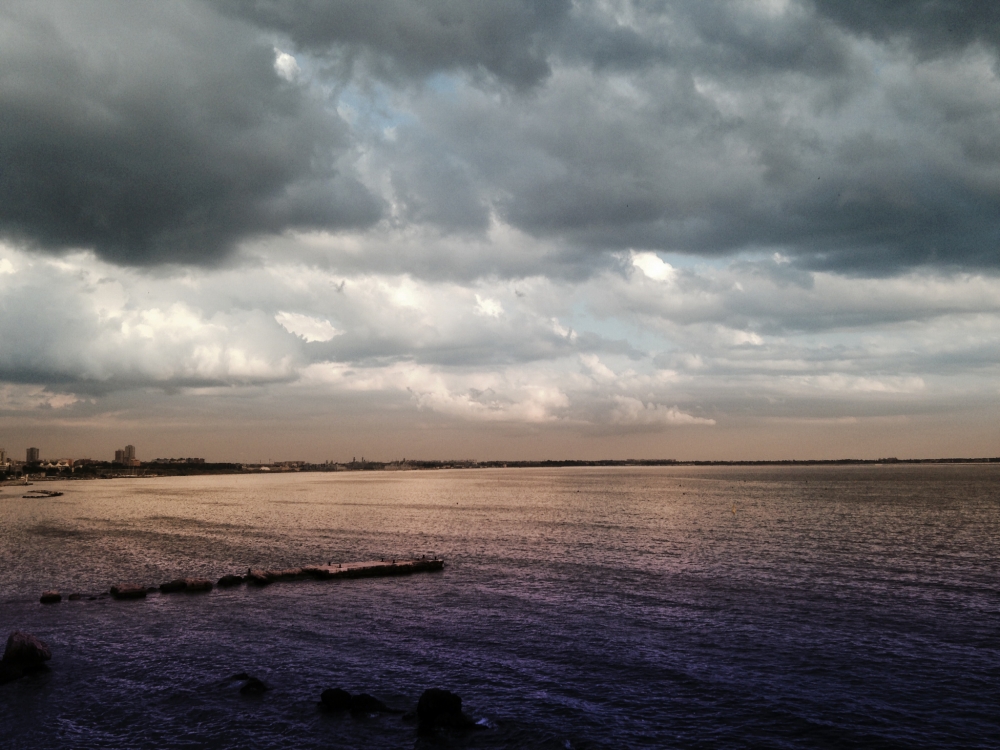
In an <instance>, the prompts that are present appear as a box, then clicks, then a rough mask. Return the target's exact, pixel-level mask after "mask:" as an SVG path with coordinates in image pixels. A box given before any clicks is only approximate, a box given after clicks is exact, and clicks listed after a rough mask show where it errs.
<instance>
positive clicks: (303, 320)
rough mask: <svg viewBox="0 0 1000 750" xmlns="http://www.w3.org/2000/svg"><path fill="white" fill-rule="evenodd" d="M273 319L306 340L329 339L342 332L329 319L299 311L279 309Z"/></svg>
mask: <svg viewBox="0 0 1000 750" xmlns="http://www.w3.org/2000/svg"><path fill="white" fill-rule="evenodd" d="M274 319H275V320H276V321H278V324H279V325H280V326H281V327H282V328H284V329H285V330H286V331H288V332H289V333H294V334H295V335H296V336H301V337H302V338H304V339H305V340H306V341H330V340H331V339H333V338H334V337H335V336H340V335H341V334H343V331H339V330H337V329H336V328H335V327H334V326H333V324H332V323H330V321H329V320H322V319H320V318H314V317H312V316H310V315H302V314H301V313H291V312H284V311H279V312H278V314H277V315H275V316H274Z"/></svg>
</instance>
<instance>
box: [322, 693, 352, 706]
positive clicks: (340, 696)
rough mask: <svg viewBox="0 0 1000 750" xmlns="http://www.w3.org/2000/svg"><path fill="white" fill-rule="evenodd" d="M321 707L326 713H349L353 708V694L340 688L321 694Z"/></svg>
mask: <svg viewBox="0 0 1000 750" xmlns="http://www.w3.org/2000/svg"><path fill="white" fill-rule="evenodd" d="M319 705H320V707H321V708H322V709H324V710H326V711H348V710H350V708H351V694H350V693H348V692H347V691H346V690H341V689H340V688H329V689H327V690H324V691H323V692H322V693H321V694H320V696H319Z"/></svg>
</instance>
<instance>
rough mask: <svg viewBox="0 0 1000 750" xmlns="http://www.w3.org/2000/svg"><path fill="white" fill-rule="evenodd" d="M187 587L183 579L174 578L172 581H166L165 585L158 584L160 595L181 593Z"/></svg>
mask: <svg viewBox="0 0 1000 750" xmlns="http://www.w3.org/2000/svg"><path fill="white" fill-rule="evenodd" d="M186 586H187V582H186V581H185V580H184V579H183V578H175V579H174V580H172V581H167V582H166V583H161V584H160V593H161V594H172V593H174V592H175V591H183V590H184V588H185V587H186Z"/></svg>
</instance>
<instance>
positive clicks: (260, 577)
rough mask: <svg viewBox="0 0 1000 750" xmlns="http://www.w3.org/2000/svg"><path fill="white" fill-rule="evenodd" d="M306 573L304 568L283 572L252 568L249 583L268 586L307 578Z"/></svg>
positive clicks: (288, 569) (249, 572)
mask: <svg viewBox="0 0 1000 750" xmlns="http://www.w3.org/2000/svg"><path fill="white" fill-rule="evenodd" d="M305 575H306V573H305V571H304V570H303V569H302V568H283V569H281V570H266V569H263V568H250V569H249V570H248V571H247V578H246V580H247V583H255V584H257V585H258V586H266V585H267V584H269V583H275V582H276V581H295V580H298V579H299V578H303V577H305Z"/></svg>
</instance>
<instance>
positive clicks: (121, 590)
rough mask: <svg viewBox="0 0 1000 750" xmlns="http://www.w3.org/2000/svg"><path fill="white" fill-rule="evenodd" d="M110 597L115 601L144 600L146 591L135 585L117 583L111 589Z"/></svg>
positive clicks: (142, 587)
mask: <svg viewBox="0 0 1000 750" xmlns="http://www.w3.org/2000/svg"><path fill="white" fill-rule="evenodd" d="M154 590H155V589H154ZM111 596H113V597H114V598H115V599H145V598H146V589H145V587H144V586H139V585H138V584H135V583H119V584H118V585H117V586H112V587H111Z"/></svg>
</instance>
